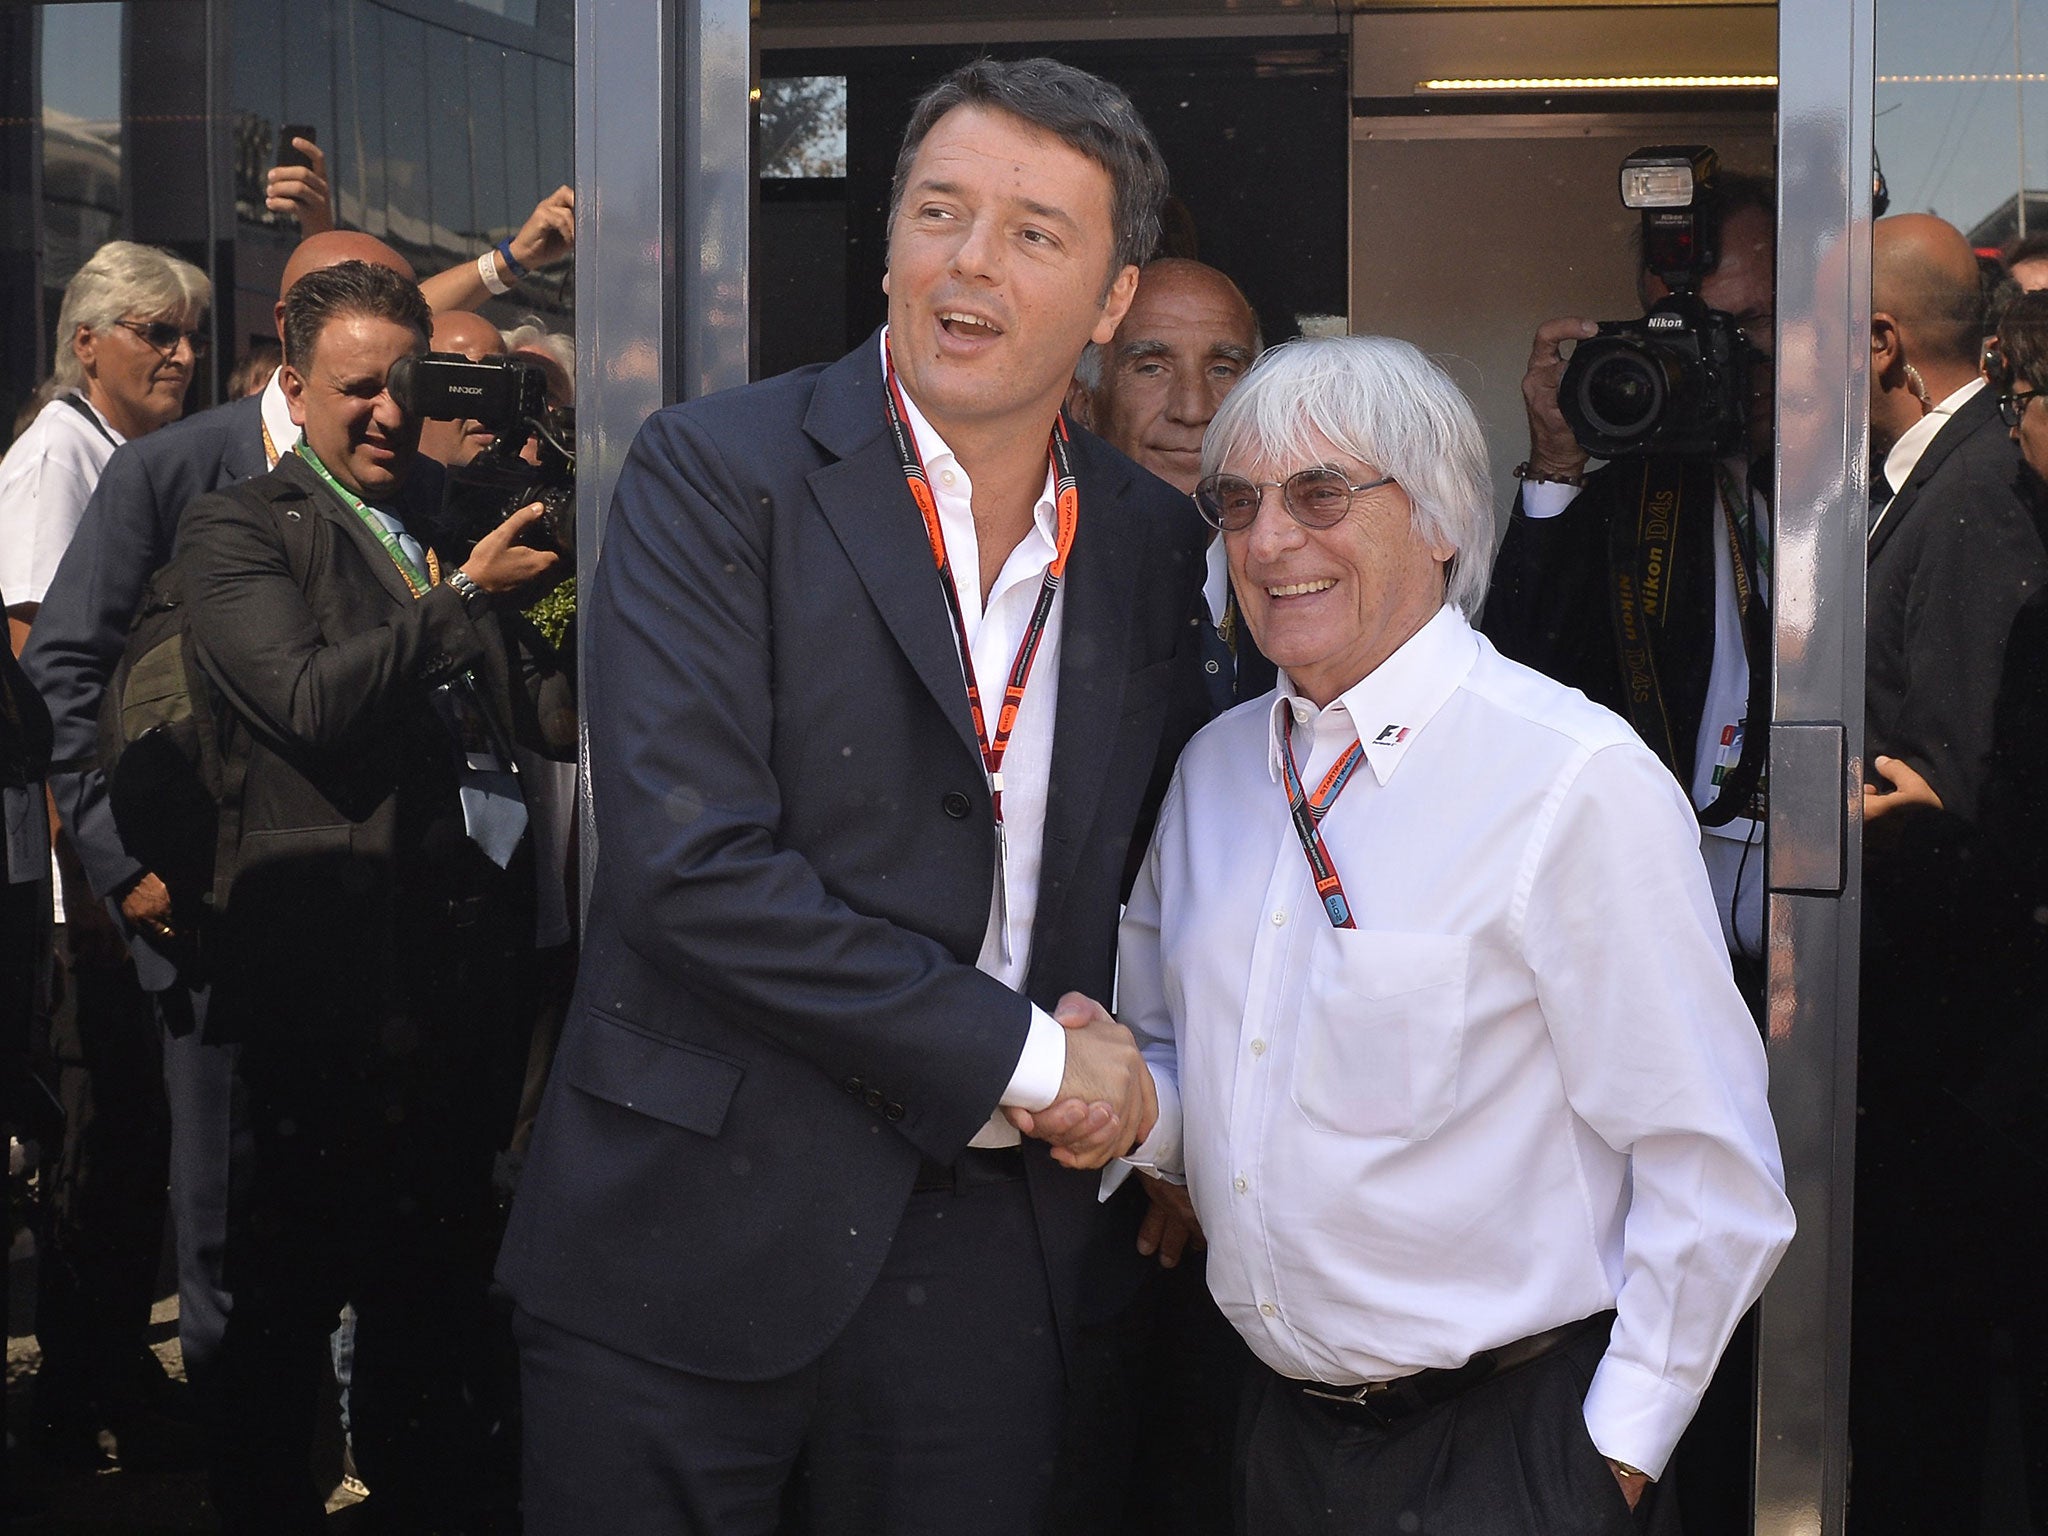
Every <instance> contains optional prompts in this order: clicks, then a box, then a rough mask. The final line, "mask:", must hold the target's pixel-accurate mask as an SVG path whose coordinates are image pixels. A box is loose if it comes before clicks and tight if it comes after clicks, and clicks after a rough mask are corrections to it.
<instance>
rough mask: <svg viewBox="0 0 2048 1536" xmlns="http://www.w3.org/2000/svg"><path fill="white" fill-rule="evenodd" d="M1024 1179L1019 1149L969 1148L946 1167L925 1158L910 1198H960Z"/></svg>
mask: <svg viewBox="0 0 2048 1536" xmlns="http://www.w3.org/2000/svg"><path fill="white" fill-rule="evenodd" d="M1023 1177H1024V1149H1023V1148H1022V1147H969V1148H967V1150H966V1151H964V1152H962V1153H961V1154H960V1155H959V1156H958V1157H957V1158H955V1159H954V1160H953V1161H952V1162H950V1163H941V1162H936V1161H934V1160H933V1159H931V1158H929V1157H928V1158H926V1159H925V1160H924V1161H923V1162H922V1163H921V1164H919V1165H918V1170H917V1182H916V1183H915V1184H913V1185H911V1186H910V1190H911V1193H912V1194H920V1195H921V1194H929V1193H931V1192H932V1191H934V1190H941V1189H945V1190H951V1191H952V1192H953V1193H954V1194H956V1195H964V1194H966V1193H967V1192H968V1191H969V1190H971V1189H979V1188H981V1187H982V1186H983V1185H987V1184H1008V1183H1012V1182H1014V1181H1016V1180H1018V1179H1021V1178H1023Z"/></svg>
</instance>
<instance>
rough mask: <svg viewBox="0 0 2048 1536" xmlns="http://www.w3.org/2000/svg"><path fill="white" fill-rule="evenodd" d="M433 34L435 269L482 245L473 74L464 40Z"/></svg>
mask: <svg viewBox="0 0 2048 1536" xmlns="http://www.w3.org/2000/svg"><path fill="white" fill-rule="evenodd" d="M426 30H427V78H426V86H425V91H424V93H423V95H421V96H419V97H415V98H411V100H416V101H419V102H420V103H421V107H420V115H421V117H422V118H423V119H424V121H425V123H426V128H427V175H428V177H429V179H430V185H431V187H432V192H431V193H430V197H431V199H432V207H433V242H432V243H433V245H434V247H435V257H434V262H435V264H442V265H445V264H446V263H448V262H450V261H456V260H460V259H461V258H462V257H463V256H464V255H467V254H470V253H471V252H473V251H474V250H475V248H476V246H477V245H478V244H479V243H480V236H479V235H478V232H477V230H478V221H477V216H476V197H475V182H474V179H473V176H472V168H471V163H470V144H469V109H470V103H469V71H468V67H467V65H466V63H465V61H464V58H463V39H462V38H460V37H458V36H457V35H456V34H454V33H453V32H445V31H443V30H442V29H441V28H439V27H429V28H427V29H426Z"/></svg>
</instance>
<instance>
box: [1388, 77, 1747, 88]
mask: <svg viewBox="0 0 2048 1536" xmlns="http://www.w3.org/2000/svg"><path fill="white" fill-rule="evenodd" d="M1777 83H1778V77H1777V76H1776V75H1555V76H1546V77H1543V78H1540V79H1500V80H1418V81H1416V82H1415V88H1416V89H1417V90H1418V91H1703V90H1730V89H1751V88H1768V87H1772V86H1775V85H1777Z"/></svg>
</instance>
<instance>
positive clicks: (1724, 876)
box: [1481, 152, 1776, 1009]
mask: <svg viewBox="0 0 2048 1536" xmlns="http://www.w3.org/2000/svg"><path fill="white" fill-rule="evenodd" d="M1646 153H1647V152H1646ZM1708 158H1709V163H1711V156H1710V155H1709V157H1708ZM1631 163H1632V164H1633V163H1634V161H1633V159H1632V161H1631ZM1700 215H1701V216H1700V219H1699V226H1700V228H1699V244H1698V247H1697V249H1698V250H1699V251H1700V252H1701V253H1702V256H1703V258H1704V259H1703V260H1702V262H1701V265H1702V266H1704V267H1705V270H1704V271H1703V272H1700V273H1699V275H1698V277H1697V287H1696V289H1695V292H1696V294H1697V298H1698V300H1699V302H1700V303H1701V304H1703V305H1705V307H1706V308H1707V309H1708V310H1710V311H1718V312H1720V313H1721V315H1723V316H1727V317H1732V320H1733V324H1734V326H1735V328H1736V329H1737V332H1738V335H1739V338H1740V340H1739V342H1738V345H1737V350H1738V352H1739V351H1742V350H1747V352H1748V354H1749V356H1748V359H1747V362H1748V366H1747V374H1748V389H1747V401H1746V412H1747V431H1746V433H1744V432H1743V431H1742V430H1741V426H1740V423H1737V424H1735V426H1734V430H1732V431H1730V432H1728V433H1725V434H1724V435H1723V436H1722V437H1721V439H1720V442H1719V445H1718V451H1716V450H1715V449H1714V448H1705V449H1702V448H1701V447H1700V446H1699V443H1700V439H1701V437H1702V435H1703V434H1700V433H1697V432H1689V431H1688V432H1675V433H1672V434H1665V435H1684V436H1690V437H1691V438H1692V439H1693V443H1692V445H1691V446H1690V449H1689V451H1686V452H1683V453H1661V452H1657V451H1652V452H1649V453H1645V454H1640V455H1631V456H1617V457H1615V458H1614V460H1613V461H1612V462H1610V463H1609V464H1607V465H1606V466H1605V467H1604V468H1601V469H1597V470H1593V471H1591V472H1589V471H1588V463H1589V459H1590V457H1591V456H1590V455H1589V454H1588V452H1587V449H1586V448H1585V447H1584V446H1583V445H1582V444H1581V442H1580V439H1579V437H1578V436H1577V435H1575V434H1574V431H1573V427H1572V425H1571V424H1570V423H1569V422H1568V421H1567V420H1566V414H1565V410H1564V408H1563V404H1562V403H1561V401H1560V386H1561V385H1563V384H1565V383H1566V373H1567V354H1566V353H1565V351H1564V350H1563V349H1564V345H1565V343H1567V342H1577V343H1580V344H1582V345H1583V344H1584V343H1585V342H1587V341H1589V340H1591V339H1592V338H1594V337H1595V336H1596V335H1598V334H1599V333H1600V329H1601V328H1600V327H1598V326H1596V325H1595V323H1594V322H1592V321H1589V320H1583V319H1578V318H1570V317H1568V318H1564V319H1557V320H1551V321H1547V322H1546V323H1545V324H1544V325H1542V326H1541V327H1540V328H1539V329H1538V330H1537V332H1536V341H1535V346H1534V348H1533V349H1532V351H1531V353H1530V358H1529V371H1528V373H1527V375H1526V376H1525V377H1524V378H1523V380H1522V397H1523V400H1524V402H1525V403H1526V405H1527V407H1528V413H1529V459H1528V462H1527V463H1526V464H1525V465H1523V466H1520V467H1519V468H1518V470H1517V476H1518V478H1520V479H1521V480H1522V482H1523V483H1522V486H1521V490H1520V492H1519V494H1518V495H1517V497H1516V499H1515V506H1514V511H1513V514H1512V516H1511V518H1510V520H1509V524H1508V532H1507V539H1506V542H1505V543H1504V544H1503V545H1502V546H1501V551H1500V558H1499V561H1498V563H1497V564H1496V565H1495V567H1494V579H1493V590H1492V594H1491V596H1490V597H1489V599H1488V602H1487V606H1486V614H1485V619H1484V622H1483V623H1482V625H1481V627H1482V629H1483V630H1484V631H1485V633H1486V634H1487V636H1488V637H1489V638H1490V639H1492V641H1493V642H1494V644H1495V645H1497V646H1498V647H1499V648H1500V649H1501V651H1502V652H1503V653H1505V654H1506V655H1508V656H1510V657H1513V658H1514V659H1515V660H1517V661H1521V662H1524V663H1526V664H1528V665H1530V666H1532V667H1535V668H1536V669H1537V670H1539V671H1541V672H1544V673H1547V674H1548V675H1549V676H1551V677H1554V678H1556V679H1557V680H1558V681H1560V682H1564V683H1568V684H1570V685H1572V686H1573V687H1576V688H1578V689H1580V690H1581V691H1583V692H1584V693H1585V694H1586V695H1587V697H1589V698H1591V699H1593V700H1594V701H1596V702H1597V703H1601V704H1605V705H1607V706H1608V707H1609V708H1610V709H1613V710H1614V711H1615V712H1616V713H1618V714H1620V715H1622V716H1623V717H1624V718H1625V719H1627V720H1628V721H1629V722H1630V723H1631V724H1632V725H1634V726H1635V728H1636V730H1637V732H1638V733H1639V734H1640V735H1641V736H1642V737H1643V739H1644V741H1646V742H1647V743H1648V744H1649V746H1650V747H1651V749H1652V750H1653V751H1655V752H1656V753H1657V755H1658V756H1659V757H1660V758H1661V759H1662V760H1663V761H1664V764H1665V766H1666V767H1668V768H1670V769H1671V771H1672V772H1673V773H1674V774H1675V775H1676V776H1677V777H1678V780H1679V782H1680V783H1681V784H1684V785H1686V786H1687V787H1688V789H1689V790H1690V792H1691V796H1692V801H1693V804H1694V806H1695V807H1696V808H1697V809H1698V810H1699V812H1700V813H1701V818H1702V827H1701V831H1702V836H1701V839H1700V851H1701V855H1702V857H1703V858H1704V860H1705V862H1706V865H1707V872H1708V875H1709V877H1710V878H1711V880H1712V882H1713V888H1714V896H1715V905H1716V906H1717V907H1718V908H1719V910H1720V916H1721V925H1722V930H1723V936H1724V938H1726V940H1727V942H1728V946H1729V950H1730V953H1731V955H1732V956H1733V957H1734V960H1735V967H1736V976H1737V980H1738V981H1739V982H1740V983H1741V984H1742V987H1743V991H1744V994H1745V996H1746V997H1747V998H1748V999H1749V1001H1750V1004H1751V1007H1752V1009H1758V1008H1760V1006H1761V995H1762V979H1763V970H1762V956H1763V945H1762V927H1763V851H1762V841H1763V838H1762V824H1761V809H1762V801H1761V793H1760V782H1759V776H1760V771H1761V766H1762V760H1763V751H1764V732H1763V730H1762V728H1761V722H1762V721H1764V720H1767V719H1768V716H1769V711H1768V708H1767V707H1765V706H1764V705H1763V704H1762V702H1761V700H1759V699H1757V698H1755V697H1754V695H1756V694H1757V693H1758V692H1759V690H1760V689H1761V688H1763V687H1767V686H1768V681H1769V666H1768V661H1769V654H1770V652H1769V644H1770V631H1769V615H1768V603H1769V590H1770V544H1771V539H1770V521H1771V519H1770V507H1769V503H1768V501H1767V500H1766V492H1767V490H1768V487H1769V484H1770V482H1769V478H1768V473H1769V466H1770V455H1771V435H1770V434H1771V398H1772V369H1771V348H1772V341H1773V338H1772V323H1773V313H1774V294H1773V286H1772V284H1773V271H1774V266H1775V260H1776V239H1775V194H1774V192H1773V189H1772V186H1771V184H1770V183H1769V182H1768V181H1765V180H1762V179H1760V178H1755V177H1750V176H1744V175H1737V174H1728V173H1723V174H1720V175H1719V176H1717V177H1714V178H1713V180H1712V183H1711V194H1710V196H1709V197H1707V198H1706V199H1704V200H1703V202H1702V205H1701V206H1700ZM1642 254H1643V257H1644V261H1643V263H1642V265H1641V266H1640V268H1639V271H1638V280H1637V291H1638V294H1639V296H1640V297H1641V299H1642V302H1643V305H1644V308H1645V310H1646V311H1651V310H1655V309H1656V308H1657V307H1658V306H1660V305H1661V304H1663V303H1665V302H1666V301H1667V300H1669V299H1670V297H1671V292H1672V289H1671V285H1669V284H1667V282H1666V281H1665V279H1664V278H1663V277H1662V276H1660V275H1659V274H1658V272H1657V271H1656V270H1654V267H1655V263H1654V261H1653V260H1652V256H1653V253H1652V252H1651V251H1649V250H1647V249H1646V250H1645V251H1644V252H1643V253H1642ZM1716 256H1717V259H1716ZM1643 323H1647V322H1643ZM1639 324H1640V323H1639ZM1743 344H1746V348H1745V347H1744V345H1743ZM1672 398H1673V400H1674V402H1676V401H1677V400H1678V399H1679V396H1678V394H1677V393H1676V392H1674V395H1673V397H1672ZM1691 404H1692V406H1693V407H1697V405H1698V401H1697V400H1695V401H1693V402H1691ZM1730 404H1731V406H1732V408H1733V409H1734V410H1736V411H1738V412H1739V411H1741V410H1743V408H1744V407H1743V403H1742V402H1740V401H1732V402H1730ZM1683 409H1684V407H1681V410H1683ZM1675 426H1676V427H1678V428H1686V427H1688V426H1689V423H1686V422H1684V421H1680V422H1677V423H1675ZM1752 655H1754V656H1755V661H1756V665H1755V666H1754V668H1753V667H1752ZM1750 720H1755V721H1758V722H1759V727H1758V729H1756V730H1755V732H1754V733H1753V738H1752V739H1750V740H1748V741H1745V726H1746V723H1747V722H1748V721H1750ZM1745 748H1747V750H1745ZM1717 823H1718V824H1717Z"/></svg>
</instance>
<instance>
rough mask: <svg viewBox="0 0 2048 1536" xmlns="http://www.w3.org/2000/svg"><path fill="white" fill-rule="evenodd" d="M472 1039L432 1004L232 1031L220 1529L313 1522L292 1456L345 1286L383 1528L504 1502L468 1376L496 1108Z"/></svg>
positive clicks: (309, 1438)
mask: <svg viewBox="0 0 2048 1536" xmlns="http://www.w3.org/2000/svg"><path fill="white" fill-rule="evenodd" d="M478 1044H479V1041H478V1030H477V1027H476V1026H475V1025H474V1024H472V1023H465V1022H464V1021H461V1020H451V1019H447V1018H432V1017H429V1018H426V1019H405V1018H400V1019H393V1020H390V1021H387V1024H386V1027H385V1028H384V1029H383V1030H381V1031H380V1032H379V1034H378V1038H377V1040H376V1041H375V1043H374V1044H373V1045H366V1046H360V1047H359V1046H354V1045H342V1044H308V1043H305V1042H301V1041H296V1040H290V1041H285V1042H273V1041H270V1040H260V1041H251V1042H249V1043H247V1044H244V1045H243V1046H242V1047H241V1051H240V1058H239V1063H238V1068H239V1074H238V1075H239V1079H240V1083H241V1086H242V1091H244V1092H245V1093H246V1094H247V1110H248V1114H247V1125H248V1127H249V1133H250V1138H251V1147H250V1152H249V1156H248V1157H247V1159H246V1160H245V1163H244V1172H245V1182H246V1189H243V1188H238V1189H237V1190H236V1192H235V1199H234V1201H233V1204H232V1207H231V1209H230V1211H229V1215H228V1226H227V1246H226V1252H225V1256H224V1265H223V1280H224V1282H225V1284H226V1286H227V1288H228V1291H229V1292H230V1293H231V1294H232V1296H233V1298H234V1305H233V1309H232V1310H231V1311H230V1312H229V1314H228V1318H227V1326H226V1328H225V1330H224V1332H223V1334H222V1336H221V1340H220V1345H219V1349H218V1352H217V1354H216V1357H215V1359H214V1362H213V1367H212V1369H211V1371H210V1372H209V1373H208V1375H207V1379H206V1382H205V1409H206V1415H207V1427H208V1439H209V1447H210V1450H211V1453H212V1460H213V1473H214V1481H213V1494H214V1502H215V1504H216V1505H217V1506H218V1507H219V1509H220V1512H221V1522H222V1528H223V1529H224V1530H225V1531H226V1532H228V1533H229V1536H238V1533H248V1536H258V1533H261V1536H281V1533H295V1532H313V1531H318V1530H320V1529H322V1527H323V1515H322V1498H321V1493H322V1490H318V1489H316V1488H315V1487H314V1486H313V1483H312V1479H311V1477H310V1475H309V1472H308V1461H309V1457H310V1454H311V1448H312V1444H313V1440H314V1433H315V1424H316V1416H317V1412H318V1408H319V1403H320V1394H321V1391H322V1387H323V1383H324V1381H325V1378H326V1376H327V1372H328V1369H329V1344H328V1340H329V1336H330V1335H331V1334H332V1333H333V1331H334V1327H335V1321H336V1318H337V1316H338V1315H339V1313H340V1310H341V1307H342V1305H343V1304H344V1303H345V1302H353V1303H354V1306H355V1310H356V1319H357V1322H356V1338H355V1366H354V1373H353V1379H352V1381H351V1385H350V1423H351V1430H352V1437H353V1444H354V1451H355V1460H356V1466H357V1468H358V1469H359V1470H360V1472H361V1474H362V1476H363V1479H364V1481H366V1482H367V1483H368V1484H369V1485H370V1487H371V1489H372V1490H373V1493H374V1496H375V1498H376V1501H377V1505H378V1508H379V1511H380V1513H381V1514H382V1516H383V1519H382V1521H381V1523H380V1528H386V1529H391V1530H396V1531H415V1530H418V1531H437V1532H438V1531H468V1530H478V1529H489V1528H491V1525H492V1523H493V1522H494V1521H495V1520H497V1519H498V1518H499V1516H500V1514H501V1513H502V1506H504V1505H506V1504H507V1503H509V1498H510V1489H511V1484H512V1482H513V1468H514V1466H515V1465H516V1452H514V1451H513V1450H512V1448H511V1447H510V1446H509V1445H507V1444H506V1443H505V1436H504V1430H503V1423H504V1419H503V1415H502V1413H500V1412H497V1411H494V1408H493V1406H492V1397H491V1394H490V1391H489V1389H488V1385H487V1382H486V1380H485V1378H486V1377H487V1376H488V1373H489V1369H490V1360H491V1357H492V1350H491V1340H490V1331H491V1327H492V1322H491V1314H490V1311H489V1308H488V1305H487V1294H486V1293H487V1290H488V1285H489V1274H490V1260H491V1253H492V1249H493V1247H494V1244H495V1230H496V1229H495V1223H494V1221H493V1220H492V1210H491V1200H490V1165H491V1154H492V1152H493V1150H494V1149H495V1147H496V1145H497V1138H498V1136H499V1134H500V1133H501V1132H502V1129H503V1123H502V1121H503V1117H502V1115H493V1114H491V1113H489V1112H488V1105H489V1096H488V1095H486V1094H484V1093H482V1092H480V1091H479V1088H478V1082H479V1080H478V1077H477V1075H476V1073H477V1071H478V1070H480V1067H479V1061H478V1049H477V1047H478ZM494 1485H495V1486H496V1488H497V1489H498V1490H499V1491H498V1493H497V1496H496V1497H495V1498H494V1496H493V1490H494Z"/></svg>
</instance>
